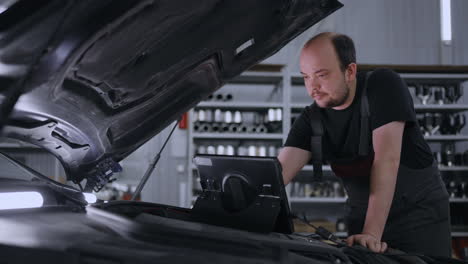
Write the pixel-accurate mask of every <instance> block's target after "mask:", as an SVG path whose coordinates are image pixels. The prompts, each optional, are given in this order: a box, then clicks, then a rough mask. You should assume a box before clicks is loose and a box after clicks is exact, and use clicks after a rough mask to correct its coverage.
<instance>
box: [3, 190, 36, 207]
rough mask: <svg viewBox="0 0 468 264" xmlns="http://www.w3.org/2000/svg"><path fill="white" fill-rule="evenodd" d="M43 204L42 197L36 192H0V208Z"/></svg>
mask: <svg viewBox="0 0 468 264" xmlns="http://www.w3.org/2000/svg"><path fill="white" fill-rule="evenodd" d="M43 204H44V198H42V195H41V194H40V193H38V192H6V193H0V210H8V209H24V208H37V207H41V206H42V205H43Z"/></svg>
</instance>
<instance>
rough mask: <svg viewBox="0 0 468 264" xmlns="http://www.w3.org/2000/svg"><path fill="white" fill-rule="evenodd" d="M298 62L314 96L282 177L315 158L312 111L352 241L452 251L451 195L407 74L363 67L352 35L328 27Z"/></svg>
mask: <svg viewBox="0 0 468 264" xmlns="http://www.w3.org/2000/svg"><path fill="white" fill-rule="evenodd" d="M300 68H301V73H302V75H303V77H304V83H305V87H306V89H307V93H308V94H309V96H310V97H311V98H312V99H313V101H314V103H313V104H312V105H310V106H308V107H306V108H305V109H304V110H303V111H302V113H301V115H300V116H299V118H298V119H297V120H296V121H295V123H294V124H293V126H292V128H291V130H290V132H289V135H288V139H287V140H286V143H285V146H284V148H283V149H282V151H281V152H280V154H279V156H278V159H279V161H280V163H281V165H282V167H283V178H284V182H285V183H286V184H287V183H289V182H290V181H291V180H292V179H293V178H294V176H295V175H296V174H297V173H298V172H299V171H300V170H301V168H302V167H303V166H304V165H305V164H307V163H308V162H309V161H310V160H311V158H312V154H311V153H312V152H313V151H311V148H313V147H314V146H313V145H312V143H311V140H310V139H311V137H312V136H314V134H313V132H312V131H313V129H312V125H311V122H313V120H314V117H315V120H319V121H318V122H319V123H320V125H321V126H322V128H323V135H322V138H321V148H322V149H321V153H322V157H323V158H324V159H325V160H327V161H328V162H329V163H330V165H331V168H332V170H333V172H334V174H335V175H337V176H338V177H340V178H341V179H342V180H343V184H344V187H345V189H346V190H347V193H348V201H347V205H348V207H349V210H348V212H349V213H348V215H347V223H348V229H349V237H348V239H347V243H348V244H349V245H353V244H360V245H362V246H365V247H367V248H369V249H370V250H372V251H374V252H384V251H385V250H386V249H387V247H388V246H390V247H392V248H397V249H400V250H403V251H406V252H411V253H420V254H425V255H432V256H447V257H449V256H450V255H451V246H450V241H451V240H450V239H451V238H450V219H449V204H448V197H449V196H448V193H447V191H446V189H445V185H444V184H443V182H442V180H441V178H440V173H439V170H438V168H437V165H436V163H435V162H434V159H433V156H432V152H431V149H430V148H429V146H428V144H427V143H426V142H425V140H424V137H423V135H422V134H421V130H420V128H419V126H418V123H417V121H416V114H415V111H414V106H413V101H412V98H411V96H410V94H409V91H408V88H407V86H406V85H405V83H404V81H402V79H401V78H400V77H399V75H398V74H396V73H395V72H393V71H391V70H389V69H377V70H374V71H373V72H369V73H358V72H357V65H356V53H355V49H354V43H353V41H352V40H351V39H350V38H349V37H348V36H345V35H341V34H336V33H330V32H326V33H322V34H319V35H317V36H315V37H313V38H312V39H310V40H309V41H308V42H307V43H306V44H305V45H304V47H303V49H302V51H301V56H300ZM361 104H368V108H366V107H364V108H363V107H362V105H361ZM365 109H367V110H365ZM366 113H367V114H366ZM365 115H368V118H367V119H366V118H365ZM362 120H364V121H363V122H362Z"/></svg>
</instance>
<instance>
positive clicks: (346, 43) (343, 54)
mask: <svg viewBox="0 0 468 264" xmlns="http://www.w3.org/2000/svg"><path fill="white" fill-rule="evenodd" d="M328 44H331V45H332V47H333V50H334V53H335V57H336V58H337V59H338V62H339V64H340V68H341V70H342V71H343V72H344V71H345V70H346V67H347V66H348V65H349V64H350V63H356V50H355V48H354V43H353V40H352V39H351V38H350V37H348V36H346V35H343V34H338V33H334V32H323V33H320V34H318V35H316V36H314V37H312V38H311V39H309V40H308V41H307V42H306V43H305V44H304V47H303V48H302V50H303V52H304V51H307V50H311V49H316V48H317V47H323V46H324V45H328Z"/></svg>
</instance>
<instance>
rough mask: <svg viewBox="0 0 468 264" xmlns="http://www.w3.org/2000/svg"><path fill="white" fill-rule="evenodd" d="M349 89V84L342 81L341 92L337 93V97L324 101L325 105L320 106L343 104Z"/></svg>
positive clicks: (329, 106) (328, 106)
mask: <svg viewBox="0 0 468 264" xmlns="http://www.w3.org/2000/svg"><path fill="white" fill-rule="evenodd" d="M349 90H350V89H349V86H348V85H347V84H346V83H344V84H343V89H342V91H343V93H341V94H338V97H337V98H333V99H330V101H328V102H326V105H324V106H322V108H333V107H337V106H341V105H343V104H344V103H345V102H346V100H347V99H348V97H349Z"/></svg>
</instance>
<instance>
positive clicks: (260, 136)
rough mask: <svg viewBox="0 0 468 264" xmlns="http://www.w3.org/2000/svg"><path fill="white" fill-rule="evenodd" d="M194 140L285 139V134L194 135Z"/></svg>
mask: <svg viewBox="0 0 468 264" xmlns="http://www.w3.org/2000/svg"><path fill="white" fill-rule="evenodd" d="M192 137H193V138H198V139H203V138H204V139H283V134H268V133H256V134H251V133H245V134H243V133H193V135H192Z"/></svg>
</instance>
